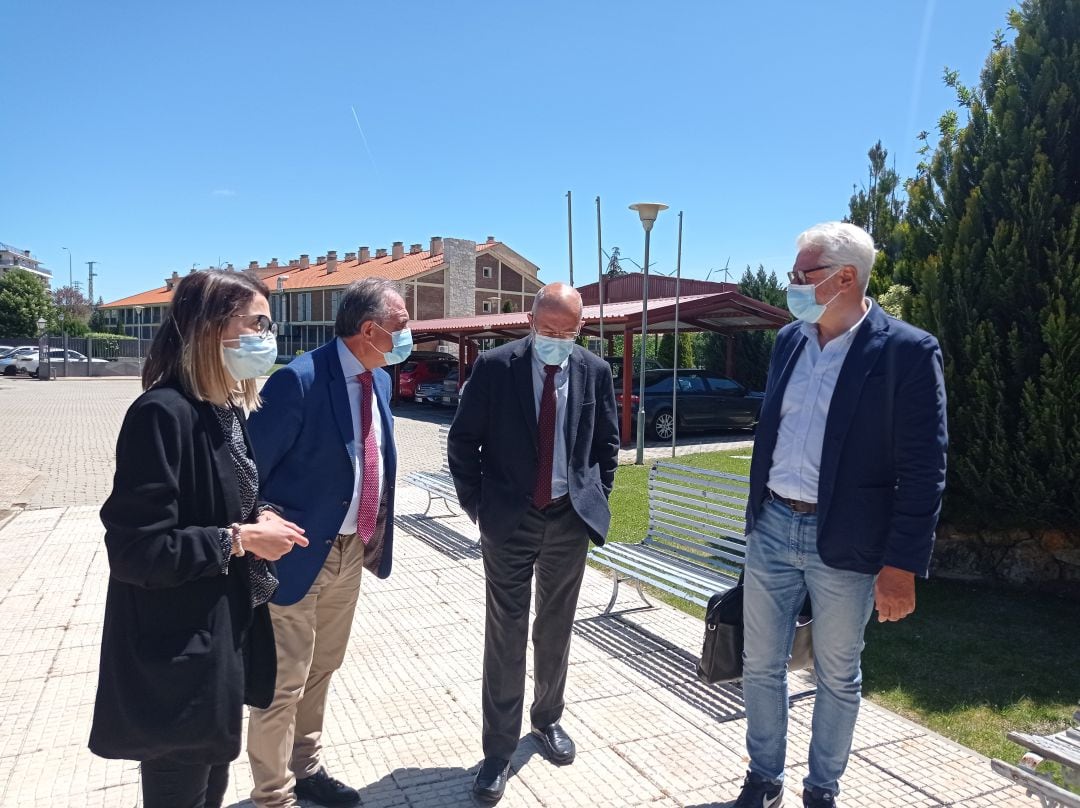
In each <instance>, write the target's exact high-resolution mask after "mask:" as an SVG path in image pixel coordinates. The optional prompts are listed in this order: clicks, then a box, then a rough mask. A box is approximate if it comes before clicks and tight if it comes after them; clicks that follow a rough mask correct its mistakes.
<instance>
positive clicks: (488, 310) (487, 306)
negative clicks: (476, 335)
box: [483, 300, 491, 312]
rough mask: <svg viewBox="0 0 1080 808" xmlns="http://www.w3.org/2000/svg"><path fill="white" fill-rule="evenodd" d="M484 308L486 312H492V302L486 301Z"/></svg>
mask: <svg viewBox="0 0 1080 808" xmlns="http://www.w3.org/2000/svg"><path fill="white" fill-rule="evenodd" d="M483 310H484V311H485V312H490V311H491V303H490V302H488V301H487V300H485V301H484V305H483Z"/></svg>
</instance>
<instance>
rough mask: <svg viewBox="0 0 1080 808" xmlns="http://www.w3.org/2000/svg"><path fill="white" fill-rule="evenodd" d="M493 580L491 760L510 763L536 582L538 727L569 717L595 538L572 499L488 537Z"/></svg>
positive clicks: (487, 678) (488, 632) (487, 677)
mask: <svg viewBox="0 0 1080 808" xmlns="http://www.w3.org/2000/svg"><path fill="white" fill-rule="evenodd" d="M481 546H482V548H483V552H484V574H485V577H486V579H487V618H486V623H485V626H484V685H483V708H484V738H483V741H484V756H485V757H499V758H506V759H507V760H509V759H510V758H511V757H512V756H513V754H514V750H515V749H516V748H517V744H518V737H519V736H520V734H521V713H522V709H523V707H524V704H525V652H526V646H527V644H528V631H529V601H530V599H531V596H532V580H533V575H534V572H535V576H536V619H535V620H534V621H533V634H532V639H533V677H534V679H535V680H536V687H535V690H534V692H533V703H532V709H531V711H530V716H531V720H532V725H533V726H534V727H546V726H548V725H549V724H553V723H555V722H556V721H558V720H559V719H560V718H562V712H563V706H564V701H563V694H564V692H565V690H566V668H567V664H568V662H569V659H570V632H571V629H572V628H573V624H574V612H575V610H576V609H577V599H578V592H579V591H580V589H581V579H582V577H583V576H584V575H585V555H586V553H587V552H588V549H589V536H588V532H587V530H586V528H585V523H584V522H583V521H582V520H581V518H580V517H579V516H578V515H577V514H576V513H575V512H574V509H573V507H572V506H571V505H570V502H569V500H567V501H566V502H564V503H562V504H560V505H554V506H552V507H551V508H549V509H547V510H546V511H538V510H536V509H535V508H529V510H528V512H527V513H526V514H525V518H524V519H523V520H522V522H521V525H520V526H519V527H518V529H517V530H516V531H515V532H514V533H513V534H511V535H510V536H509V537H507V538H506V540H504V541H500V542H494V541H491V540H490V539H488V538H487V537H483V538H482V544H481Z"/></svg>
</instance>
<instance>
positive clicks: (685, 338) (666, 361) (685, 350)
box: [656, 331, 697, 368]
mask: <svg viewBox="0 0 1080 808" xmlns="http://www.w3.org/2000/svg"><path fill="white" fill-rule="evenodd" d="M695 360H696V357H695V356H694V337H693V335H692V334H688V333H686V332H685V331H682V332H680V333H679V367H681V368H692V367H697V365H696V364H695ZM656 361H658V362H659V363H660V364H661V365H663V366H664V367H666V368H670V367H673V366H674V364H675V334H674V333H667V334H664V336H663V337H661V339H660V350H659V351H657V353H656Z"/></svg>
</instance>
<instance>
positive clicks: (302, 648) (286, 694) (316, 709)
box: [247, 534, 364, 808]
mask: <svg viewBox="0 0 1080 808" xmlns="http://www.w3.org/2000/svg"><path fill="white" fill-rule="evenodd" d="M363 569H364V543H363V542H362V541H360V539H358V538H357V537H356V534H351V535H339V536H338V537H337V539H335V541H334V546H333V547H332V548H331V549H330V555H329V556H327V559H326V563H325V564H323V568H322V570H320V572H319V575H318V577H317V578H316V579H315V583H313V584H312V585H311V589H310V590H309V591H308V593H307V595H305V596H304V598H303V599H302V600H300V601H299V602H298V603H294V604H293V605H292V606H277V605H274V604H271V605H270V617H271V619H272V621H273V624H274V641H275V643H276V644H277V683H276V685H275V689H274V701H273V703H272V704H271V705H270V706H269V707H267V708H266V709H265V710H259V709H256V708H254V707H253V708H252V709H251V718H250V721H249V722H248V746H247V750H248V760H249V761H250V762H251V775H252V777H253V778H254V781H255V787H254V788H253V789H252V791H251V799H252V801H253V802H254V803H255V805H257V806H258V808H292V806H295V805H296V804H297V803H296V798H295V796H294V795H293V788H294V786H295V784H296V780H295V778H297V777H299V778H304V777H310V776H311V775H313V774H314V773H315V772H317V771H318V770H319V767H320V766H321V765H322V764H321V762H320V758H321V754H322V729H323V715H324V713H325V710H326V693H327V690H328V688H329V686H330V675H331V674H332V673H333V672H334V671H336V670H337V669H338V668H340V667H341V663H342V661H343V660H344V659H345V648H346V645H347V644H348V640H349V631H350V629H351V628H352V621H353V613H354V612H355V610H356V599H357V596H358V595H359V594H360V575H361V573H362V572H363Z"/></svg>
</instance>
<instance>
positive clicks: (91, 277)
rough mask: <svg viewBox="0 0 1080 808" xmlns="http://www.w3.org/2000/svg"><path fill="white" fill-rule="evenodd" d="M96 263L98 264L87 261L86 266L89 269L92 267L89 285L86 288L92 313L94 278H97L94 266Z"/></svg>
mask: <svg viewBox="0 0 1080 808" xmlns="http://www.w3.org/2000/svg"><path fill="white" fill-rule="evenodd" d="M96 263H97V261H87V262H86V265H87V266H88V267H90V273H89V278H87V280H88V281H89V283H88V285H87V287H86V288H87V289H88V290H89V297H90V310H91V311H93V310H94V278H96V277H97V273H96V272H94V264H96Z"/></svg>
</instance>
